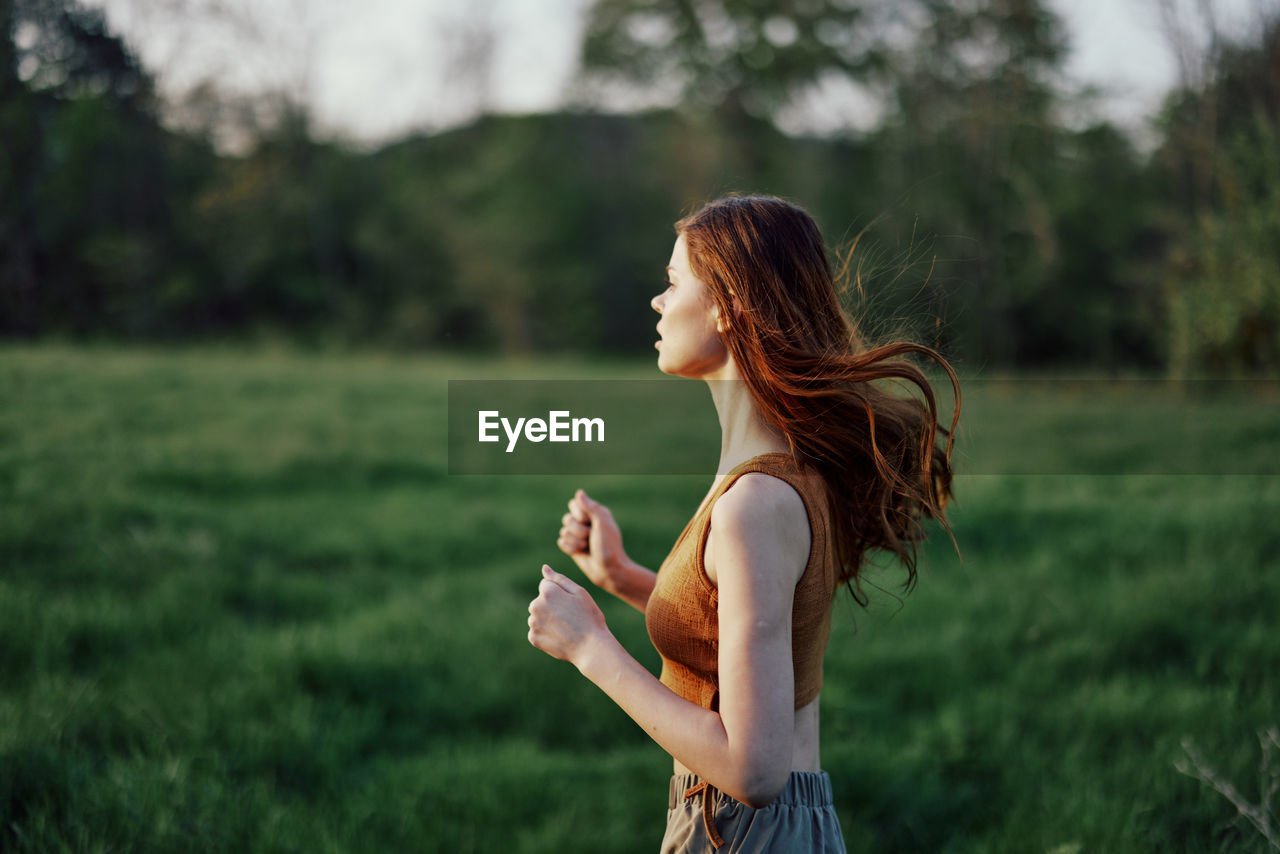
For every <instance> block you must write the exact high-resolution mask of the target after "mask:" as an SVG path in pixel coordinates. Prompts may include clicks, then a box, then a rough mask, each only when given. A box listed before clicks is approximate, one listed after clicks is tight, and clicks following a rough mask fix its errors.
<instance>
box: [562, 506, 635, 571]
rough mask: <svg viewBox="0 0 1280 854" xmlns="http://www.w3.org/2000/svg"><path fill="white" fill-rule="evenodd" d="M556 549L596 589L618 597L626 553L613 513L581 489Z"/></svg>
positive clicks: (565, 519) (570, 509) (567, 517)
mask: <svg viewBox="0 0 1280 854" xmlns="http://www.w3.org/2000/svg"><path fill="white" fill-rule="evenodd" d="M560 524H561V528H560V537H559V539H557V540H556V545H557V546H559V547H560V551H562V552H564V553H565V554H567V555H568V556H569V557H571V558H573V562H574V563H576V564H577V565H578V569H580V570H582V574H583V575H585V576H586V577H587V578H589V579H591V582H592V583H593V584H595V585H596V586H598V587H600V588H602V589H604V590H607V591H609V592H610V593H616V592H617V591H618V589H619V587H620V583H621V581H622V577H623V576H624V575H625V574H626V566H627V563H628V560H627V553H626V551H624V550H623V548H622V532H621V531H619V530H618V523H617V522H615V521H613V513H611V512H610V511H609V508H608V507H605V506H604V505H603V504H601V503H600V502H598V501H596V500H595V499H593V498H592V497H591V496H589V495H587V494H586V493H585V492H583V491H582V490H581V489H579V490H578V491H577V492H575V493H574V495H573V498H572V499H570V501H569V512H568V513H566V514H564V516H563V518H561V520H560Z"/></svg>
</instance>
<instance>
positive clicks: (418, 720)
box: [0, 346, 1280, 854]
mask: <svg viewBox="0 0 1280 854" xmlns="http://www.w3.org/2000/svg"><path fill="white" fill-rule="evenodd" d="M651 370H652V369H651V368H648V367H645V368H643V369H637V368H636V367H634V366H618V365H594V366H592V367H591V368H590V369H587V368H584V367H583V366H581V365H571V364H565V363H554V362H542V363H539V364H537V365H535V366H528V365H516V364H514V363H502V362H497V361H488V362H469V361H466V360H461V359H446V358H396V357H390V356H386V357H382V356H348V357H337V356H323V357H321V356H301V355H290V354H282V353H274V354H273V353H252V354H250V353H237V352H234V351H225V352H224V351H216V350H207V351H200V352H173V353H170V352H148V351H142V350H115V349H70V348H62V347H55V346H45V347H32V348H19V347H7V348H5V349H3V350H0V851H32V852H59V851H85V852H107V851H111V852H124V851H160V852H167V851H173V852H186V851H193V850H199V851H226V852H247V851H263V852H267V851H307V852H324V851H335V852H336V851H440V852H496V851H504V852H508V851H511V852H601V851H606V852H651V851H655V850H656V849H657V844H658V841H659V838H660V837H661V832H662V825H663V822H664V810H665V807H666V781H667V776H668V775H669V773H670V765H669V760H668V759H667V758H666V757H665V756H664V755H663V754H662V752H661V751H660V750H659V749H658V748H657V747H656V746H654V745H652V744H651V743H650V742H649V741H648V740H647V738H646V737H645V736H644V734H643V733H642V732H641V731H640V730H639V729H638V728H637V727H635V726H634V725H633V724H631V723H630V721H629V720H628V719H627V718H626V717H625V716H623V715H622V714H621V713H620V712H618V711H617V710H616V708H614V707H613V706H612V705H611V704H610V702H609V701H608V700H607V699H606V698H605V697H604V696H603V695H602V694H600V693H599V692H598V691H597V690H596V689H595V688H594V687H593V686H591V685H590V684H588V683H586V682H585V681H584V680H582V679H581V678H580V677H579V676H578V675H577V673H576V672H575V671H574V670H573V669H572V668H571V667H569V666H568V665H564V664H562V663H559V662H556V661H552V660H551V659H549V658H547V657H546V656H544V655H542V654H541V653H539V652H537V651H536V650H533V649H532V648H531V647H530V646H529V645H528V643H527V641H526V639H525V633H526V631H527V626H526V624H525V617H526V612H525V608H526V606H527V604H528V601H529V599H530V598H531V597H532V596H533V595H534V593H535V589H536V585H537V579H538V568H539V566H540V564H541V563H542V562H543V561H547V562H550V563H552V565H553V566H556V567H558V568H560V569H561V570H564V571H569V570H570V569H571V565H570V562H569V561H568V560H567V559H565V558H564V557H563V556H561V555H559V553H558V552H556V551H555V548H554V540H555V534H556V530H557V528H558V525H559V522H558V520H559V517H560V515H561V514H562V513H563V512H564V502H565V501H566V500H567V499H568V497H569V496H570V494H571V492H572V490H573V488H575V487H577V486H585V487H586V488H588V489H590V490H592V491H593V493H594V494H595V495H596V496H597V497H598V498H599V499H601V500H603V501H605V502H606V503H608V504H610V505H611V506H612V508H613V510H614V513H615V515H616V517H617V518H618V520H619V521H620V523H621V525H622V527H623V532H624V535H625V537H626V544H627V547H628V550H629V551H630V553H631V554H632V555H633V556H634V557H636V558H637V559H638V560H640V561H641V562H644V563H647V564H649V565H651V566H656V565H657V564H658V563H659V562H660V561H661V559H662V557H663V556H664V555H665V553H666V550H667V548H669V546H670V544H671V542H672V540H673V539H674V538H675V536H676V534H677V533H678V532H679V530H680V528H681V527H682V525H683V524H684V522H685V520H686V519H687V518H688V516H689V515H690V513H691V512H692V510H693V509H694V507H695V506H696V504H697V503H698V501H699V500H700V498H701V496H702V495H703V493H704V491H705V489H706V486H707V484H708V478H706V477H691V476H689V477H681V476H664V477H634V476H632V477H622V476H611V477H599V476H597V477H574V478H570V477H562V476H523V477H480V476H473V477H462V476H451V475H448V474H447V473H446V465H445V440H444V431H445V413H444V401H445V381H446V380H448V379H460V378H480V377H504V376H513V375H519V376H533V375H540V376H558V375H563V374H564V373H565V372H566V371H571V372H573V373H574V375H577V376H609V375H610V374H611V373H617V374H619V375H627V376H641V375H644V371H651ZM1018 403H1019V402H1018V401H1017V400H1016V399H1015V400H1013V401H1008V400H1006V401H1004V402H1003V403H1001V402H1000V401H996V402H995V403H994V404H992V408H991V409H989V410H988V411H989V412H999V413H1002V415H1001V419H1002V420H1001V424H995V423H991V424H990V425H989V426H990V429H991V430H993V431H994V430H997V429H1003V430H1005V431H1006V432H1005V434H1004V435H1006V436H1007V437H1008V438H1007V439H1004V440H1002V441H1003V442H1005V443H1006V447H1009V448H1012V449H1014V450H1017V451H1019V452H1022V453H1023V454H1024V456H1025V453H1026V452H1027V450H1028V447H1032V446H1034V444H1035V443H1042V444H1044V443H1046V439H1048V440H1049V441H1048V443H1047V446H1053V447H1055V448H1058V450H1057V451H1056V453H1057V454H1058V455H1059V457H1058V458H1056V459H1057V462H1055V466H1056V469H1055V470H1058V471H1069V470H1070V464H1071V460H1070V459H1069V457H1070V453H1069V451H1062V450H1061V448H1060V447H1059V446H1061V445H1064V444H1068V446H1069V443H1065V442H1056V441H1054V437H1053V435H1052V433H1051V432H1046V431H1052V430H1053V429H1055V428H1054V426H1053V425H1055V424H1062V423H1068V424H1069V423H1070V417H1071V414H1072V413H1073V412H1075V411H1076V407H1077V404H1078V402H1073V401H1072V400H1071V399H1069V397H1063V398H1062V399H1061V400H1056V399H1055V398H1054V397H1053V396H1052V395H1048V394H1043V393H1042V394H1040V395H1039V396H1038V397H1037V398H1036V401H1035V404H1034V412H1031V411H1027V412H1024V413H1021V414H1020V412H1019V406H1018ZM981 404H982V401H981V400H976V399H975V400H974V406H975V410H974V411H975V412H981V411H982V406H981ZM709 405H710V404H709V403H708V406H709ZM966 405H968V403H966ZM1151 405H1153V404H1152V402H1151V401H1149V400H1147V401H1139V402H1137V403H1126V402H1125V401H1124V400H1123V399H1118V400H1116V401H1114V402H1111V403H1109V404H1108V405H1107V406H1106V407H1104V408H1103V409H1105V410H1106V411H1113V412H1114V413H1115V415H1116V417H1117V419H1119V422H1118V423H1128V422H1127V421H1126V420H1125V419H1127V418H1128V417H1129V416H1131V415H1134V414H1135V412H1136V411H1137V410H1138V409H1140V408H1142V407H1149V406H1151ZM1162 405H1167V406H1169V407H1172V408H1171V409H1170V411H1171V412H1172V413H1175V414H1174V415H1172V416H1171V417H1176V411H1177V403H1176V402H1167V401H1166V402H1165V403H1164V404H1162ZM1233 405H1234V406H1236V407H1237V409H1238V411H1240V412H1241V413H1244V415H1242V416H1241V417H1240V418H1238V419H1231V418H1227V419H1223V421H1222V422H1221V426H1220V427H1219V428H1216V429H1219V430H1220V431H1221V440H1222V443H1223V446H1224V447H1234V448H1238V449H1243V450H1244V451H1246V452H1249V453H1252V452H1254V451H1255V450H1256V453H1257V455H1258V456H1257V458H1258V459H1268V460H1272V461H1275V460H1277V459H1280V455H1278V454H1277V448H1278V447H1280V439H1278V438H1277V437H1276V435H1275V432H1276V424H1274V423H1272V424H1270V427H1269V429H1268V424H1267V423H1266V422H1265V421H1264V422H1261V423H1260V422H1258V421H1257V419H1252V420H1251V419H1250V418H1248V417H1246V416H1247V414H1248V412H1250V411H1252V410H1251V409H1250V407H1249V401H1247V400H1245V401H1238V400H1237V401H1234V403H1233V402H1232V401H1224V402H1223V406H1224V407H1226V408H1227V409H1230V407H1231V406H1233ZM1126 406H1128V407H1131V408H1133V410H1134V411H1132V412H1130V411H1126V409H1125V407H1126ZM1023 416H1025V418H1026V423H1027V424H1035V425H1036V427H1035V429H1034V430H1030V429H1020V427H1019V425H1020V423H1021V422H1020V421H1019V419H1020V418H1021V417H1023ZM982 427H983V425H982V424H973V425H970V429H971V430H973V431H975V432H977V431H980V430H981V429H982ZM1060 429H1063V430H1069V429H1070V428H1069V427H1062V428H1060ZM1130 438H1132V436H1130ZM1170 441H1171V440H1169V439H1168V438H1166V437H1165V434H1163V433H1156V434H1154V435H1152V436H1150V437H1144V438H1143V441H1142V442H1141V443H1140V444H1141V445H1142V446H1143V447H1150V448H1152V449H1154V451H1155V452H1156V453H1157V454H1158V453H1159V451H1160V449H1161V448H1162V447H1164V448H1165V451H1166V452H1167V453H1168V454H1170V455H1176V454H1179V453H1181V449H1179V448H1174V447H1167V446H1162V444H1161V443H1168V442H1170ZM1018 443H1023V444H1022V445H1018ZM1015 446H1016V447H1015ZM1063 454H1066V457H1067V458H1066V459H1065V460H1064V459H1062V455H1063ZM1271 471H1272V473H1271V474H1269V475H1263V476H1251V475H1133V476H1117V475H1110V476H1105V475H1087V476H1085V475H1069V474H1052V475H1047V474H1006V475H996V474H971V475H962V476H960V477H959V478H958V480H957V487H956V491H957V495H958V498H957V502H956V504H955V505H954V507H953V510H952V520H953V524H954V527H955V533H956V538H957V541H958V544H959V546H960V550H961V552H962V555H963V560H961V559H959V558H957V557H956V555H955V552H954V551H953V549H952V547H951V544H950V543H949V542H948V540H947V538H946V537H945V536H935V537H933V538H932V539H931V540H930V541H929V542H928V543H927V544H926V546H925V547H924V549H923V552H922V559H921V581H920V584H919V587H918V589H917V590H916V591H915V592H914V593H912V594H911V595H910V596H908V597H906V598H905V600H904V601H903V602H902V603H901V604H900V603H899V602H898V601H896V600H895V599H894V598H893V597H892V596H890V595H888V594H883V593H881V594H875V595H874V597H873V607H872V609H871V610H870V611H869V612H863V611H859V610H857V609H855V608H853V607H852V606H849V605H846V604H844V600H841V604H839V605H838V606H837V615H836V619H835V621H834V623H835V628H834V630H833V636H832V641H831V647H830V651H829V654H828V659H827V668H826V688H825V690H824V693H823V698H822V715H823V758H824V764H825V766H826V768H827V769H828V771H829V772H830V774H831V777H832V781H833V784H834V788H835V792H836V802H837V806H838V809H839V813H840V819H841V822H842V825H843V827H844V832H845V836H846V840H847V843H848V846H849V850H850V851H851V852H1046V854H1048V853H1049V852H1051V853H1052V854H1084V852H1149V851H1150V852H1165V851H1188V852H1219V851H1263V850H1265V845H1264V844H1263V843H1262V841H1261V837H1260V836H1259V835H1258V834H1256V833H1255V832H1254V831H1253V830H1252V829H1251V828H1250V827H1249V826H1248V825H1247V824H1246V823H1245V822H1243V821H1242V820H1240V819H1239V818H1238V817H1237V816H1236V814H1235V811H1234V809H1233V808H1232V807H1231V806H1230V805H1229V804H1228V803H1227V801H1226V800H1224V799H1222V798H1221V797H1219V796H1218V795H1217V794H1215V793H1213V792H1211V791H1209V790H1208V789H1207V788H1205V787H1203V786H1202V785H1201V784H1199V783H1198V782H1197V781H1195V780H1193V779H1191V778H1189V777H1186V776H1183V775H1181V774H1179V773H1178V772H1177V771H1176V770H1175V769H1174V763H1175V761H1177V760H1178V759H1179V757H1181V756H1182V755H1183V754H1182V749H1181V748H1180V746H1179V743H1180V740H1182V739H1183V738H1190V739H1192V740H1193V741H1194V743H1195V745H1197V746H1198V747H1199V749H1200V750H1201V751H1202V752H1203V753H1204V754H1205V756H1207V757H1208V758H1209V759H1210V760H1211V761H1212V762H1213V764H1214V765H1215V766H1216V767H1217V769H1218V770H1219V771H1220V772H1221V773H1222V775H1223V776H1224V777H1227V778H1230V779H1231V780H1233V781H1234V782H1235V783H1236V785H1237V786H1238V787H1239V788H1240V789H1241V791H1242V792H1243V793H1244V794H1246V795H1247V796H1248V797H1250V798H1251V799H1253V800H1256V799H1257V798H1258V795H1259V793H1258V785H1259V783H1258V775H1257V765H1258V761H1259V748H1258V742H1257V740H1256V738H1255V732H1256V731H1257V730H1258V729H1259V728H1261V727H1264V726H1267V725H1275V724H1277V723H1280V702H1277V701H1278V700H1280V631H1278V629H1280V524H1277V522H1276V519H1277V516H1278V515H1280V476H1277V475H1276V474H1275V473H1274V471H1275V469H1274V467H1273V468H1272V469H1271ZM874 577H877V578H879V579H880V581H881V583H882V584H883V585H884V586H885V587H887V588H889V589H890V590H892V589H894V588H895V585H896V580H897V576H896V575H894V574H893V573H892V572H888V571H886V572H884V573H883V574H880V575H876V576H874ZM601 605H602V606H603V607H604V608H605V611H606V615H607V617H608V619H609V622H610V625H611V627H612V628H613V629H614V631H615V632H616V633H617V634H618V635H619V636H620V637H621V638H622V639H623V640H624V642H626V643H627V644H628V645H629V647H630V648H631V649H632V650H633V651H635V652H636V654H637V656H638V657H639V658H640V659H641V660H642V661H643V662H645V663H646V664H648V665H650V666H652V667H655V668H656V664H657V659H656V655H655V654H654V653H653V651H652V649H651V648H650V646H649V644H648V640H647V637H646V635H645V632H644V627H643V624H642V621H641V619H640V617H639V615H637V614H635V613H634V612H632V611H630V610H629V609H627V608H626V607H625V606H623V605H621V604H620V603H614V602H606V601H601Z"/></svg>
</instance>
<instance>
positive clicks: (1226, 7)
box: [87, 0, 1280, 144]
mask: <svg viewBox="0 0 1280 854" xmlns="http://www.w3.org/2000/svg"><path fill="white" fill-rule="evenodd" d="M588 2H589V0H467V2H458V0H362V2H360V3H358V4H357V3H348V2H344V0H87V4H88V5H95V6H99V7H101V8H103V9H104V10H105V12H106V14H107V17H108V20H109V21H110V23H111V24H112V26H113V27H114V28H116V30H117V31H118V32H121V33H123V34H124V36H125V37H126V39H128V41H129V42H130V44H131V45H132V46H133V47H134V49H135V50H136V51H137V52H138V53H139V54H140V55H141V56H142V58H143V61H144V63H145V64H146V65H147V67H148V68H150V69H151V70H153V71H154V72H156V73H157V76H158V78H159V83H160V88H161V90H162V91H163V92H166V93H168V94H177V93H181V92H182V91H184V90H185V89H187V88H189V87H191V86H192V85H194V84H195V83H197V82H199V81H200V80H201V79H214V80H216V81H217V82H218V84H219V85H220V86H222V87H225V88H227V89H231V90H239V91H244V92H253V91H256V90H259V89H262V88H264V87H276V88H283V89H285V90H286V91H289V92H292V93H295V94H300V95H302V97H303V98H304V99H305V100H306V101H307V102H308V103H309V104H310V105H311V106H312V108H313V114H314V117H315V119H316V123H317V126H318V127H319V129H320V130H321V131H322V132H326V133H329V134H331V135H334V136H338V137H341V138H345V139H348V140H350V141H353V142H363V143H369V144H376V143H378V142H381V141H385V140H387V139H391V138H394V137H397V136H401V135H403V134H405V133H408V132H410V131H428V132H429V131H433V130H438V129H441V128H444V127H448V126H450V125H453V124H457V123H459V122H461V121H465V120H466V119H468V118H470V117H471V115H472V114H473V111H472V109H471V105H472V104H473V103H474V100H475V97H476V96H477V95H478V96H479V97H480V98H481V99H482V100H483V101H484V103H486V104H487V105H488V106H489V108H490V109H491V110H496V111H501V112H537V111H545V110H552V109H555V108H556V107H557V106H559V105H560V104H561V103H563V94H564V91H565V88H566V85H567V84H568V81H569V79H570V77H571V75H572V73H573V71H574V68H575V63H576V53H577V44H578V40H579V37H580V35H581V30H582V14H583V11H584V10H585V8H586V6H587V5H588ZM1176 2H1179V3H1181V4H1182V7H1183V10H1184V15H1185V18H1184V20H1185V21H1187V22H1194V21H1195V20H1196V19H1195V17H1194V16H1195V12H1194V11H1193V10H1194V9H1195V8H1196V5H1195V2H1194V0H1176ZM1276 4H1280V0H1213V6H1214V7H1215V8H1216V10H1217V12H1216V14H1217V16H1218V18H1219V21H1220V23H1221V24H1222V25H1223V26H1224V28H1225V29H1226V30H1227V31H1229V32H1230V31H1239V30H1240V28H1242V27H1247V26H1248V22H1249V21H1250V20H1251V19H1252V18H1251V15H1252V14H1256V9H1257V8H1258V7H1259V6H1267V5H1271V6H1275V5H1276ZM1050 5H1051V6H1052V7H1053V8H1054V9H1055V10H1056V11H1057V12H1058V14H1059V15H1060V16H1062V18H1063V21H1064V23H1065V25H1066V27H1067V30H1068V33H1069V37H1070V39H1071V44H1072V51H1071V54H1070V58H1069V60H1068V63H1067V68H1066V70H1067V74H1068V77H1069V79H1070V80H1071V81H1072V82H1074V83H1079V84H1091V85H1094V86H1097V87H1098V88H1099V89H1100V90H1101V92H1102V98H1101V100H1100V102H1099V105H1098V106H1099V109H1100V111H1101V112H1102V114H1103V116H1104V117H1106V118H1109V119H1111V120H1113V121H1115V122H1117V123H1119V124H1121V125H1122V126H1124V127H1126V128H1128V129H1130V130H1131V131H1134V132H1136V133H1141V132H1142V130H1143V128H1144V127H1145V125H1146V123H1147V121H1148V119H1149V117H1150V115H1151V114H1152V113H1153V112H1154V110H1155V109H1156V107H1157V106H1158V104H1159V101H1160V98H1161V96H1162V94H1163V93H1164V92H1165V91H1167V89H1168V88H1169V87H1170V86H1171V85H1172V84H1173V83H1174V82H1175V80H1176V79H1177V64H1176V60H1175V57H1174V54H1173V52H1172V51H1171V50H1170V48H1169V43H1168V39H1167V38H1166V36H1165V32H1164V30H1163V28H1162V25H1161V16H1160V13H1159V0H1050ZM477 21H479V22H481V23H483V22H485V21H488V22H489V23H490V24H491V25H492V26H491V27H490V28H488V29H489V30H490V32H491V33H492V34H493V37H492V41H491V42H489V43H488V44H489V48H490V50H491V51H492V53H491V56H492V64H491V66H490V67H491V72H490V74H489V75H488V77H487V78H486V77H485V76H484V75H477V74H471V75H465V74H464V75H459V74H458V73H457V67H456V65H451V62H452V61H455V60H456V57H457V55H458V51H457V48H456V45H457V44H459V43H461V42H462V40H463V39H465V38H466V36H467V34H468V33H472V34H473V38H474V34H475V33H476V32H477V31H478V32H480V33H483V32H484V31H485V29H486V28H484V27H480V28H479V29H478V30H477V28H476V26H475V25H476V22H477ZM1198 29H1199V28H1197V27H1196V26H1194V23H1193V25H1192V27H1191V31H1192V32H1196V31H1198ZM479 43H481V44H484V41H483V38H482V39H481V41H480V42H479ZM446 78H449V79H451V80H453V81H455V82H454V83H452V84H448V85H446V83H445V80H446ZM458 80H464V81H468V82H467V83H466V84H465V85H459V84H458V83H457V82H456V81H458ZM828 97H829V98H839V97H847V96H842V95H839V94H834V95H828ZM847 112H848V111H846V114H847ZM790 122H791V124H792V125H793V126H792V127H791V128H784V129H789V130H794V131H806V130H810V131H818V132H821V131H823V130H829V129H830V128H824V127H822V125H821V122H815V121H812V120H810V119H807V118H806V117H805V116H804V115H797V116H793V117H792V118H791V119H790Z"/></svg>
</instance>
